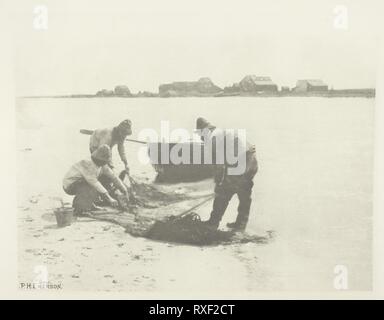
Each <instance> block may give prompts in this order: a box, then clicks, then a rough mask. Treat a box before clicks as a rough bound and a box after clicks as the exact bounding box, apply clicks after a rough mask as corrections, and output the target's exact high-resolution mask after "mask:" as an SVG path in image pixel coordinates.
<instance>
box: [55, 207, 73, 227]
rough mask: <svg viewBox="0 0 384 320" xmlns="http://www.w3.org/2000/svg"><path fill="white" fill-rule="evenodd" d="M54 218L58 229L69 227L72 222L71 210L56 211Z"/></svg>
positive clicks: (60, 209)
mask: <svg viewBox="0 0 384 320" xmlns="http://www.w3.org/2000/svg"><path fill="white" fill-rule="evenodd" d="M55 216H56V222H57V226H58V227H59V228H63V227H67V226H70V225H71V224H72V222H73V220H74V216H73V208H59V209H56V210H55Z"/></svg>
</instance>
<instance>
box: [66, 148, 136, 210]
mask: <svg viewBox="0 0 384 320" xmlns="http://www.w3.org/2000/svg"><path fill="white" fill-rule="evenodd" d="M110 161H111V149H110V147H109V146H108V145H106V144H104V145H101V146H100V147H99V148H97V149H96V150H95V151H93V152H92V155H91V159H84V160H81V161H79V162H77V163H75V164H74V165H73V166H72V167H71V168H70V169H69V171H68V172H67V173H66V175H65V176H64V179H63V188H64V191H65V192H66V193H67V194H69V195H73V196H75V198H74V199H73V208H74V209H75V213H77V214H79V213H82V212H84V211H90V210H97V209H98V207H97V206H96V204H95V203H98V202H100V201H104V202H106V203H108V204H109V205H110V206H112V207H117V206H118V202H117V201H116V200H115V199H114V198H113V197H112V196H111V195H110V193H109V192H108V190H107V189H106V188H105V187H104V186H103V185H102V184H101V182H100V179H101V178H102V177H107V178H108V179H109V180H110V181H112V183H113V185H114V187H115V188H116V189H118V190H120V192H121V193H122V194H123V195H125V196H126V197H127V198H128V197H129V195H128V190H127V188H126V186H125V185H124V183H123V182H122V181H121V180H120V179H119V178H118V177H117V176H116V175H115V174H114V172H113V171H112V169H111V168H110V167H109V165H108V163H110Z"/></svg>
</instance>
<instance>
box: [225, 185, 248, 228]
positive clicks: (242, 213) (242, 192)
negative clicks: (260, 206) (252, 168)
mask: <svg viewBox="0 0 384 320" xmlns="http://www.w3.org/2000/svg"><path fill="white" fill-rule="evenodd" d="M252 187H253V182H252V181H248V180H245V181H244V183H243V184H242V185H241V187H240V188H239V190H238V192H237V196H238V198H239V206H238V208H237V212H238V214H237V218H236V221H235V222H232V223H228V224H227V226H228V227H229V228H232V229H234V230H238V231H244V230H245V228H246V227H247V224H248V219H249V213H250V209H251V203H252V198H251V194H252Z"/></svg>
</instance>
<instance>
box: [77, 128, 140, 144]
mask: <svg viewBox="0 0 384 320" xmlns="http://www.w3.org/2000/svg"><path fill="white" fill-rule="evenodd" d="M93 132H94V131H93V130H88V129H80V133H82V134H87V135H89V136H90V135H91V134H93ZM125 140H126V141H130V142H136V143H141V144H147V142H145V141H142V140H135V139H128V138H126V139H125Z"/></svg>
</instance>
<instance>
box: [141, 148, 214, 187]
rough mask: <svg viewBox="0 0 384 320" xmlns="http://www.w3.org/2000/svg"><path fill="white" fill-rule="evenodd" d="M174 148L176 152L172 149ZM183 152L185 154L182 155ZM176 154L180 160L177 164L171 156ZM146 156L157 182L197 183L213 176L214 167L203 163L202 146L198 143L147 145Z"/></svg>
mask: <svg viewBox="0 0 384 320" xmlns="http://www.w3.org/2000/svg"><path fill="white" fill-rule="evenodd" d="M175 146H176V148H177V150H176V151H177V152H175V150H174V149H173V148H175ZM172 150H173V151H172ZM183 152H187V154H185V155H183ZM176 153H177V158H178V159H179V160H180V161H178V162H177V163H175V162H174V161H173V160H174V159H172V156H171V155H172V154H176ZM148 154H149V157H150V160H151V164H152V166H153V167H154V169H155V170H156V172H157V173H158V175H157V181H158V182H188V181H199V180H203V179H207V178H212V177H213V174H214V165H213V164H204V163H203V159H204V146H203V144H202V143H199V142H184V143H166V142H158V143H148ZM198 159H199V160H198ZM197 160H198V161H197Z"/></svg>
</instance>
